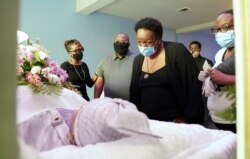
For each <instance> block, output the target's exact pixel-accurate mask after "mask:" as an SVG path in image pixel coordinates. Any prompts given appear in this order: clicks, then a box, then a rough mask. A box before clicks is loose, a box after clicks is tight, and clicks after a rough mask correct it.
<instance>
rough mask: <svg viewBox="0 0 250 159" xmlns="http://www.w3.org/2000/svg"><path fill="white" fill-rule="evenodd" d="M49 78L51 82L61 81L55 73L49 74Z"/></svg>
mask: <svg viewBox="0 0 250 159" xmlns="http://www.w3.org/2000/svg"><path fill="white" fill-rule="evenodd" d="M47 78H48V80H49V82H51V83H61V82H60V78H59V77H58V76H56V75H54V74H48V75H47Z"/></svg>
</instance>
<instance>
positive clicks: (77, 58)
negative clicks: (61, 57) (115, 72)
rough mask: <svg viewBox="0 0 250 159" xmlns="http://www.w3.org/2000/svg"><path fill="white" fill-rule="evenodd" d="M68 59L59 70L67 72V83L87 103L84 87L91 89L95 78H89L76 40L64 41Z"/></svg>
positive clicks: (81, 50) (81, 47) (81, 49)
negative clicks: (76, 90)
mask: <svg viewBox="0 0 250 159" xmlns="http://www.w3.org/2000/svg"><path fill="white" fill-rule="evenodd" d="M64 46H65V49H66V50H67V52H68V55H69V59H68V60H67V61H65V62H63V63H62V64H61V68H63V69H64V70H66V71H67V73H68V76H69V77H68V81H69V82H71V83H72V84H73V85H75V86H76V88H77V89H78V91H79V92H80V93H81V95H82V97H83V98H84V99H86V100H87V101H89V100H90V99H89V97H88V94H87V89H86V85H87V86H88V87H92V86H93V85H94V83H95V81H96V79H97V76H95V75H94V76H93V77H92V78H91V77H90V73H89V68H88V66H87V64H86V63H85V62H83V61H82V58H83V51H84V48H83V46H82V45H81V43H80V42H79V41H78V40H76V39H71V40H66V41H65V43H64Z"/></svg>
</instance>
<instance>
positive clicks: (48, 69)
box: [41, 67, 51, 75]
mask: <svg viewBox="0 0 250 159" xmlns="http://www.w3.org/2000/svg"><path fill="white" fill-rule="evenodd" d="M50 70H51V69H50V67H45V68H43V69H42V73H41V74H43V75H47V74H49V73H50Z"/></svg>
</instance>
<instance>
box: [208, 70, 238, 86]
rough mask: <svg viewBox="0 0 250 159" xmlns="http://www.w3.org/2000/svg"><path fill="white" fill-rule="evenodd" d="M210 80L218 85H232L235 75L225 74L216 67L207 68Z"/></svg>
mask: <svg viewBox="0 0 250 159" xmlns="http://www.w3.org/2000/svg"><path fill="white" fill-rule="evenodd" d="M208 73H209V76H210V77H211V80H212V82H214V83H216V84H219V85H234V84H235V75H229V74H225V73H223V72H221V71H219V70H217V69H208Z"/></svg>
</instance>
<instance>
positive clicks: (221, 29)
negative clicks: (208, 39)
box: [211, 24, 234, 34]
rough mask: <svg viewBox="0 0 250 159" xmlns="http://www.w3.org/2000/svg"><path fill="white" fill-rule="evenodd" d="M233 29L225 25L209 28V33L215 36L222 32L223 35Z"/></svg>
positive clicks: (231, 26) (232, 26)
mask: <svg viewBox="0 0 250 159" xmlns="http://www.w3.org/2000/svg"><path fill="white" fill-rule="evenodd" d="M233 28H234V25H228V24H225V25H222V26H221V27H212V28H211V32H212V33H213V34H216V33H218V32H222V33H225V32H227V31H228V30H232V29H233Z"/></svg>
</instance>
